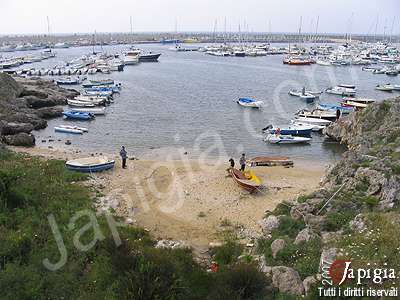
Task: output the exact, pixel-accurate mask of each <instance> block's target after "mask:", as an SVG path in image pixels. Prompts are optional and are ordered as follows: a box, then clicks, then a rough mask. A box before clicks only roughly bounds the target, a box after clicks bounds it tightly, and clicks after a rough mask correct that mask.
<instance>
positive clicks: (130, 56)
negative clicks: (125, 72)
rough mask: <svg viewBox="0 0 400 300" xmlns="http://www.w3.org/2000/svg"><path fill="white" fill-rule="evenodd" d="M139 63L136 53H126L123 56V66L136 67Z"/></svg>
mask: <svg viewBox="0 0 400 300" xmlns="http://www.w3.org/2000/svg"><path fill="white" fill-rule="evenodd" d="M138 63H139V53H138V52H137V51H133V50H132V51H128V52H126V53H125V55H124V64H125V65H136V64H138Z"/></svg>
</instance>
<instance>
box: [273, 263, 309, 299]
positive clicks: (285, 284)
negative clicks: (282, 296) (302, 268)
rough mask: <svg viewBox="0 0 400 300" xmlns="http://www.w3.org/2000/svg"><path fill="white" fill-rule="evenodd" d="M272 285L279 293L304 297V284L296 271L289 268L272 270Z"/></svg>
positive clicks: (274, 268)
mask: <svg viewBox="0 0 400 300" xmlns="http://www.w3.org/2000/svg"><path fill="white" fill-rule="evenodd" d="M272 284H273V286H274V287H276V288H277V289H278V290H279V292H281V293H287V294H292V295H302V294H303V293H304V286H303V282H302V281H301V279H300V275H299V273H297V271H296V270H294V269H292V268H288V267H283V266H279V267H273V268H272Z"/></svg>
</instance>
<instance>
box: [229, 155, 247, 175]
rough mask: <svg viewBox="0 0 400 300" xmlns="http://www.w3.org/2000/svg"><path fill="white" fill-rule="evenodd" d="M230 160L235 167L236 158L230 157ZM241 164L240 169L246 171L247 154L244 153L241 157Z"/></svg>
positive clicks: (232, 166)
mask: <svg viewBox="0 0 400 300" xmlns="http://www.w3.org/2000/svg"><path fill="white" fill-rule="evenodd" d="M229 162H230V164H231V168H234V167H235V160H234V159H233V158H230V159H229ZM239 164H240V170H241V171H242V172H244V170H245V169H246V154H245V153H242V156H241V157H240V159H239Z"/></svg>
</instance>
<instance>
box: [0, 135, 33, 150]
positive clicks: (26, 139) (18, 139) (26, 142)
mask: <svg viewBox="0 0 400 300" xmlns="http://www.w3.org/2000/svg"><path fill="white" fill-rule="evenodd" d="M3 140H4V142H5V143H6V144H7V145H10V146H23V147H33V146H34V145H35V137H34V136H33V135H32V134H28V133H24V132H21V133H18V134H15V135H6V136H4V137H3Z"/></svg>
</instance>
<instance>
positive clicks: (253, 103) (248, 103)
mask: <svg viewBox="0 0 400 300" xmlns="http://www.w3.org/2000/svg"><path fill="white" fill-rule="evenodd" d="M237 103H238V104H240V105H242V106H245V107H254V108H260V107H261V106H262V105H263V104H264V102H262V101H257V100H254V99H251V98H239V100H238V101H237Z"/></svg>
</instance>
